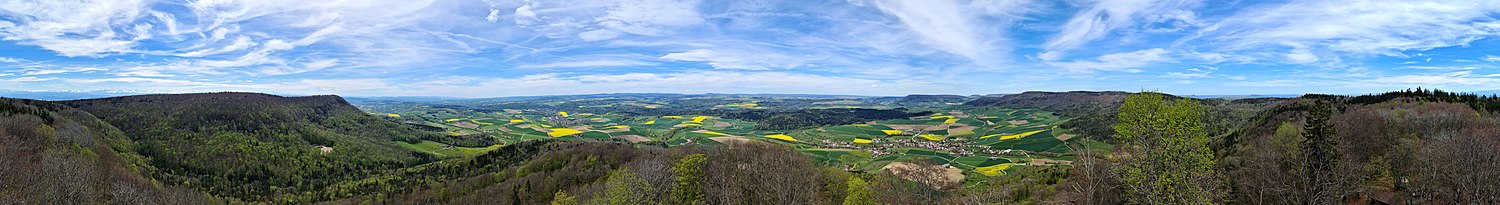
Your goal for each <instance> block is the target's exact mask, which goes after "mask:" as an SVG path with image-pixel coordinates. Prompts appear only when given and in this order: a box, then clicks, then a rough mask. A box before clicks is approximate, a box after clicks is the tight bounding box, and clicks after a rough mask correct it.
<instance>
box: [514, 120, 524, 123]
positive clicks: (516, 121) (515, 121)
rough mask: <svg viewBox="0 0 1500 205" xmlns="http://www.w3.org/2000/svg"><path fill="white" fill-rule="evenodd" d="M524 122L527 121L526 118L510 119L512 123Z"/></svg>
mask: <svg viewBox="0 0 1500 205" xmlns="http://www.w3.org/2000/svg"><path fill="white" fill-rule="evenodd" d="M523 122H526V120H510V123H523Z"/></svg>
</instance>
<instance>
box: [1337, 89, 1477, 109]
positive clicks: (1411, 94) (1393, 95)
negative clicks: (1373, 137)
mask: <svg viewBox="0 0 1500 205" xmlns="http://www.w3.org/2000/svg"><path fill="white" fill-rule="evenodd" d="M1395 99H1410V100H1417V101H1422V102H1446V103H1461V104H1465V105H1468V106H1469V107H1470V108H1473V109H1474V110H1479V111H1484V112H1494V111H1500V96H1496V95H1490V96H1481V95H1478V94H1474V93H1456V92H1447V91H1443V90H1439V89H1422V88H1421V87H1418V88H1416V89H1415V90H1413V89H1406V90H1402V91H1393V92H1386V93H1382V94H1378V95H1361V96H1354V97H1352V98H1350V99H1349V103H1352V104H1375V103H1383V102H1388V101H1391V100H1395Z"/></svg>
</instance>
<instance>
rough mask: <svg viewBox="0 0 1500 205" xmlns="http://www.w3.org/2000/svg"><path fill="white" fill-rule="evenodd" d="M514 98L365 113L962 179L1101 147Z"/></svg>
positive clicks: (991, 115)
mask: <svg viewBox="0 0 1500 205" xmlns="http://www.w3.org/2000/svg"><path fill="white" fill-rule="evenodd" d="M519 102H525V103H518V102H511V101H505V102H496V103H491V104H483V105H477V106H453V105H422V106H405V107H401V106H387V107H385V108H386V109H383V110H379V111H375V112H373V113H374V114H375V115H377V116H384V117H387V118H388V119H391V120H395V121H400V122H405V123H409V124H418V125H425V126H427V127H431V128H434V129H441V130H442V131H445V132H447V133H449V135H451V136H456V137H488V138H493V139H495V140H496V141H498V142H501V144H499V145H503V144H508V143H516V142H521V141H526V140H537V139H563V140H601V141H620V142H629V143H636V144H642V145H659V146H683V145H705V146H719V145H723V144H727V143H735V142H749V141H760V142H769V143H778V144H784V145H788V146H793V147H795V148H797V149H799V150H801V151H802V152H803V153H806V154H808V155H810V156H813V159H814V161H815V162H816V163H819V164H822V165H826V166H833V167H838V168H843V169H846V170H851V171H870V170H877V169H881V168H883V167H885V166H887V165H890V164H891V163H894V162H902V161H914V160H915V161H923V160H925V161H929V162H932V163H933V164H939V165H942V166H945V167H952V168H957V169H960V170H963V172H964V173H965V175H968V176H971V177H989V176H997V175H1001V174H1004V173H1005V170H1006V169H1008V168H1010V167H1014V166H1066V165H1067V164H1069V163H1070V161H1069V160H1071V158H1072V156H1069V154H1068V153H1070V151H1071V148H1070V147H1069V146H1068V145H1069V144H1079V143H1091V144H1103V143H1099V142H1093V141H1084V140H1083V139H1081V138H1074V137H1073V135H1072V134H1069V130H1067V129H1061V128H1058V126H1057V125H1058V124H1061V123H1063V122H1065V121H1067V120H1068V119H1069V118H1067V117H1065V116H1061V115H1058V114H1056V113H1052V112H1048V111H1042V110H1034V109H1002V108H980V107H968V106H962V105H952V104H949V103H922V104H918V105H907V106H902V107H900V109H901V110H903V111H904V112H906V113H910V114H912V115H911V116H908V117H900V118H891V119H882V120H870V121H863V122H857V123H853V124H841V125H826V126H805V127H801V128H796V129H758V128H757V125H759V124H758V123H757V121H755V120H748V119H738V118H736V116H745V115H744V114H742V113H737V112H765V111H766V110H777V109H787V108H809V109H822V108H826V107H829V106H843V107H860V108H874V107H884V108H889V107H892V106H890V104H892V103H881V102H871V100H868V99H866V100H858V99H838V98H830V99H821V100H819V99H817V98H808V99H803V98H766V97H695V98H682V99H652V98H644V99H632V98H581V99H568V100H526V101H519ZM897 104H899V103H897ZM392 108H395V109H392ZM835 109H837V108H835ZM817 117H820V116H793V117H791V118H789V119H790V120H798V119H800V118H817ZM778 119H781V118H778ZM783 120H786V119H783ZM761 122H765V121H761ZM1106 145H1107V144H1106ZM402 146H403V147H408V148H410V149H413V150H417V151H422V152H429V153H434V154H438V155H441V156H457V155H472V154H474V152H483V151H486V150H487V149H486V148H484V147H452V146H446V145H441V144H438V143H436V142H430V141H429V142H423V143H421V144H406V143H402ZM445 147H446V149H444V148H445ZM491 148H493V147H491Z"/></svg>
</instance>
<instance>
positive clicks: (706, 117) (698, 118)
mask: <svg viewBox="0 0 1500 205" xmlns="http://www.w3.org/2000/svg"><path fill="white" fill-rule="evenodd" d="M707 119H708V116H697V117H693V122H696V123H703V120H707Z"/></svg>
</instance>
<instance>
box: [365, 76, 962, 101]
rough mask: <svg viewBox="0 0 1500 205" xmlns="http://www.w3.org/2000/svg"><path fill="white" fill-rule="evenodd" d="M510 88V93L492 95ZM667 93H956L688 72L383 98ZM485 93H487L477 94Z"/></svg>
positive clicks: (902, 85)
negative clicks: (625, 89) (627, 91)
mask: <svg viewBox="0 0 1500 205" xmlns="http://www.w3.org/2000/svg"><path fill="white" fill-rule="evenodd" d="M495 87H505V88H508V89H487V88H495ZM620 88H630V89H631V90H630V91H629V92H664V93H708V92H718V93H807V94H856V95H904V94H908V93H918V92H920V91H921V90H951V89H952V87H947V86H945V85H941V84H933V83H930V82H924V81H905V80H895V81H880V80H870V79H861V78H851V77H839V76H825V75H812V74H799V73H787V72H758V71H752V72H739V71H686V72H676V73H660V74H658V73H623V74H591V75H574V76H565V75H559V74H537V75H528V76H522V77H516V78H498V79H490V80H487V81H482V82H478V83H475V84H470V85H452V84H418V85H411V86H408V87H407V88H402V89H401V90H396V91H383V92H381V93H420V94H421V95H443V96H463V97H492V96H518V95H565V94H591V93H600V92H601V90H605V92H613V91H616V90H619V89H620ZM475 90H482V91H484V92H474V91H475Z"/></svg>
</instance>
